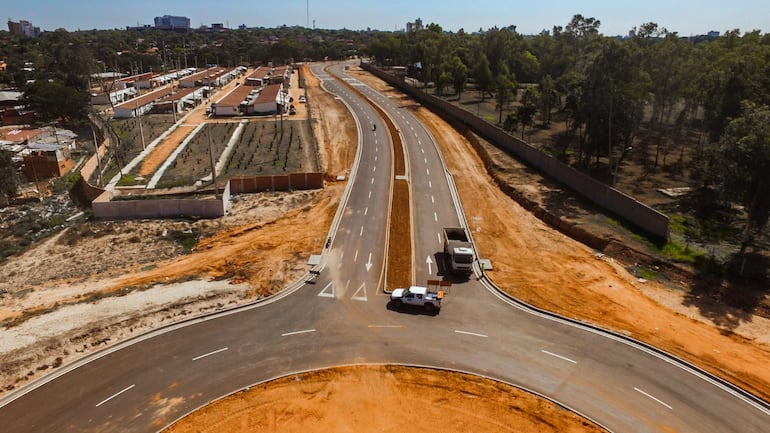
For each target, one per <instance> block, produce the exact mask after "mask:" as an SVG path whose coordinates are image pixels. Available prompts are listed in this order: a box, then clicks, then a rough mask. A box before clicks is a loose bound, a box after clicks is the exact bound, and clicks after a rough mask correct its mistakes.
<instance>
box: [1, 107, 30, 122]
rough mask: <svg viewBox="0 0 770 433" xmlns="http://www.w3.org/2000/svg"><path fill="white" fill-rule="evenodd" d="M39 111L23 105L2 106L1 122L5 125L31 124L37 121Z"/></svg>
mask: <svg viewBox="0 0 770 433" xmlns="http://www.w3.org/2000/svg"><path fill="white" fill-rule="evenodd" d="M36 119H37V113H35V112H34V111H30V110H27V108H26V107H25V106H23V105H17V106H15V107H9V108H0V124H2V125H3V126H11V125H29V124H32V123H34V122H35V120H36Z"/></svg>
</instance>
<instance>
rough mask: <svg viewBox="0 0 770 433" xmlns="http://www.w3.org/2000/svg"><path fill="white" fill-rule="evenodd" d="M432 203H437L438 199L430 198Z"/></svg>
mask: <svg viewBox="0 0 770 433" xmlns="http://www.w3.org/2000/svg"><path fill="white" fill-rule="evenodd" d="M430 202H431V203H434V204H435V203H436V198H435V197H433V196H430Z"/></svg>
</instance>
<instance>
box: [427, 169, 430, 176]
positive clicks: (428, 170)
mask: <svg viewBox="0 0 770 433" xmlns="http://www.w3.org/2000/svg"><path fill="white" fill-rule="evenodd" d="M426 171H427V172H428V176H430V169H429V168H428V169H426Z"/></svg>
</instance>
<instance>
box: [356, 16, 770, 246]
mask: <svg viewBox="0 0 770 433" xmlns="http://www.w3.org/2000/svg"><path fill="white" fill-rule="evenodd" d="M600 26H601V22H600V21H599V20H597V19H595V18H591V17H584V16H582V15H575V16H574V17H573V18H572V19H571V21H570V22H569V23H567V24H566V25H565V26H564V27H562V26H555V27H553V28H552V30H550V31H543V32H542V33H540V34H538V35H535V36H525V35H521V34H519V33H518V32H517V31H516V27H515V26H510V27H505V28H492V29H489V30H479V31H478V32H475V33H472V34H469V33H466V32H465V31H463V30H460V31H458V32H454V33H453V32H445V31H443V30H442V29H441V27H440V26H439V25H437V24H430V25H428V26H427V27H426V29H425V30H424V31H420V32H410V33H391V34H387V35H384V36H383V37H381V38H379V39H377V40H376V41H374V42H373V43H372V44H371V45H370V46H369V49H368V51H367V54H368V55H369V56H371V57H372V59H373V60H374V61H375V62H377V63H379V64H381V65H383V66H390V65H408V66H409V70H410V73H412V74H413V76H414V77H415V78H417V79H419V80H420V81H422V82H423V83H424V84H426V85H427V83H433V84H434V85H435V87H436V93H437V94H439V95H445V94H447V89H448V88H449V86H453V88H454V93H455V94H457V96H458V99H459V98H460V95H461V93H462V92H463V91H467V90H466V88H467V87H468V86H467V84H466V83H469V82H470V83H473V84H474V85H475V89H476V90H477V91H478V95H479V100H480V101H484V100H485V99H486V98H490V97H491V98H494V100H495V106H496V108H497V110H498V111H499V115H498V116H496V117H497V123H498V124H499V125H500V126H502V127H503V128H505V129H507V130H509V131H512V130H514V129H518V130H520V131H521V134H522V138H523V137H524V131H525V130H526V128H532V127H534V126H536V119H537V120H539V125H537V126H539V127H543V128H547V127H548V126H549V125H550V123H551V122H552V119H553V118H554V116H555V115H556V114H558V115H559V119H562V120H563V121H564V122H565V126H566V130H567V137H566V138H567V140H563V141H561V142H562V143H566V144H562V145H561V146H562V147H561V148H560V149H559V148H557V149H555V153H556V156H558V157H560V158H562V159H564V160H567V161H569V162H570V163H571V164H573V165H574V166H576V167H577V168H578V169H581V170H586V171H590V172H592V173H600V174H601V176H602V177H603V178H604V179H608V180H607V181H608V183H614V181H615V178H616V176H615V174H616V173H617V170H618V165H619V164H620V163H621V161H622V160H623V158H625V157H626V156H627V152H628V151H629V150H630V149H632V144H633V145H634V146H637V145H638V144H641V146H642V148H640V149H637V148H636V147H633V154H635V155H640V158H639V163H641V164H645V165H647V167H645V170H647V171H651V170H657V169H660V168H662V166H664V165H665V166H667V168H670V167H669V166H672V165H677V164H678V166H679V168H678V170H679V172H680V173H681V172H682V171H683V169H684V167H683V165H684V164H689V166H688V167H687V169H688V171H689V173H690V174H691V178H690V179H683V180H689V181H690V182H691V184H692V186H693V187H694V189H695V190H696V191H697V193H696V194H694V195H695V196H696V197H698V199H699V200H700V202H699V203H698V207H699V208H700V209H718V208H726V207H727V208H729V207H730V205H731V204H740V205H742V206H743V209H744V211H745V216H746V222H745V230H744V237H743V247H742V249H741V255H742V254H743V252H744V251H745V248H746V246H748V245H750V244H751V241H752V239H753V236H754V235H755V234H756V233H758V232H759V231H761V230H762V229H763V228H764V227H765V226H766V223H767V220H768V215H769V214H768V211H769V210H770V128H769V127H767V126H766V123H767V120H768V119H767V118H766V116H767V114H768V105H770V35H767V34H761V33H760V32H759V31H752V32H749V33H745V34H741V32H740V31H739V30H732V31H729V32H727V33H726V34H724V35H722V36H721V37H717V38H709V37H706V36H701V37H689V38H683V37H680V36H679V35H678V34H677V33H676V32H671V31H668V30H667V29H665V28H661V27H659V26H658V25H657V24H655V23H645V24H642V25H640V26H639V27H636V28H633V29H631V32H630V33H629V36H628V37H624V38H619V37H608V36H604V35H602V34H601V33H600ZM463 66H464V67H463ZM517 95H518V96H517ZM514 99H516V102H517V104H515V105H512V104H511V103H512V102H513V101H514ZM506 111H507V115H504V114H505V112H506ZM763 122H765V123H764V124H763ZM763 125H765V126H763ZM641 133H644V134H645V135H647V137H652V139H651V140H638V138H639V136H640V134H641ZM693 133H695V135H696V137H697V138H696V140H693V139H692V135H693ZM688 134H689V135H688ZM693 141H696V142H697V144H696V145H694V147H695V148H687V149H685V146H688V145H689V146H692V144H690V143H693ZM650 143H655V144H650ZM685 150H687V152H685ZM551 151H554V150H553V149H551ZM685 154H687V155H692V156H693V157H692V158H688V159H687V160H685V158H684V155H685ZM670 155H678V161H676V163H675V164H671V163H670V161H666V158H668V157H669V156H670ZM648 156H649V157H648Z"/></svg>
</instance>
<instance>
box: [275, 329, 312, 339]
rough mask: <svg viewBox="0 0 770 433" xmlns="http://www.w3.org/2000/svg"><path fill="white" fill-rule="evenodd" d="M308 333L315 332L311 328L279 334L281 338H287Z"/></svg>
mask: <svg viewBox="0 0 770 433" xmlns="http://www.w3.org/2000/svg"><path fill="white" fill-rule="evenodd" d="M308 332H315V328H313V329H303V330H302V331H294V332H285V333H283V334H281V337H288V336H290V335H297V334H307V333H308Z"/></svg>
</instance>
